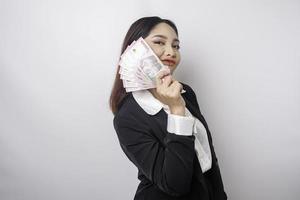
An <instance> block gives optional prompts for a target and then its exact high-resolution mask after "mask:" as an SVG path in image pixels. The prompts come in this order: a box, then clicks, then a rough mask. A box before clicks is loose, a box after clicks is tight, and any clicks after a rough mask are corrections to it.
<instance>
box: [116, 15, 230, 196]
mask: <svg viewBox="0 0 300 200" xmlns="http://www.w3.org/2000/svg"><path fill="white" fill-rule="evenodd" d="M140 37H143V39H144V40H145V41H146V42H147V44H148V45H149V46H150V47H151V49H152V50H153V51H154V53H155V54H156V55H157V57H158V58H159V59H160V60H161V61H162V62H163V64H164V65H166V66H168V68H169V69H170V70H169V71H167V70H165V71H161V72H160V73H159V74H158V76H157V78H156V84H157V87H156V88H153V89H148V90H140V91H133V92H128V93H126V91H125V89H124V87H123V84H122V80H121V79H120V76H119V73H118V72H119V68H120V66H118V69H117V74H116V77H115V82H114V86H113V89H112V93H111V97H110V108H111V110H112V112H113V114H114V120H113V124H114V128H115V130H116V133H117V136H118V139H119V142H120V146H121V148H122V150H123V151H124V153H125V154H126V156H127V157H128V159H129V160H130V161H131V162H132V163H133V164H134V165H135V166H136V167H137V168H138V179H139V180H140V184H139V186H138V188H137V191H136V194H135V197H134V199H135V200H141V199H149V200H160V199H164V200H173V199H177V200H179V199H180V200H196V199H197V200H224V199H227V195H226V193H225V191H224V187H223V183H222V178H221V173H220V168H219V165H218V160H217V157H216V154H215V152H214V147H213V143H212V137H211V134H210V131H209V129H208V126H207V123H206V121H205V119H204V117H203V116H202V114H201V112H200V109H199V105H198V102H197V98H196V95H195V93H194V91H193V89H192V88H191V87H190V86H188V85H187V84H184V83H182V82H179V81H177V80H175V79H174V78H173V77H172V74H173V72H174V70H175V69H176V67H177V65H178V64H179V62H180V51H179V48H180V47H179V39H178V31H177V28H176V26H175V24H174V23H173V22H171V21H170V20H167V19H161V18H159V17H144V18H141V19H139V20H137V21H136V22H134V23H133V24H132V25H131V27H130V28H129V30H128V32H127V35H126V37H125V39H124V42H123V47H122V51H121V53H123V52H124V50H125V49H126V47H127V46H128V45H130V44H131V43H132V42H133V41H134V40H137V39H138V38H140Z"/></svg>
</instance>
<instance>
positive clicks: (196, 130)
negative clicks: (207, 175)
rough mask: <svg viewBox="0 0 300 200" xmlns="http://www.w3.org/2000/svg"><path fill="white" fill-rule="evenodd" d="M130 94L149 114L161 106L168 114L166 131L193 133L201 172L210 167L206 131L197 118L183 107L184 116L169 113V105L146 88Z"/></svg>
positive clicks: (210, 158)
mask: <svg viewBox="0 0 300 200" xmlns="http://www.w3.org/2000/svg"><path fill="white" fill-rule="evenodd" d="M132 95H133V97H134V99H135V100H136V102H137V103H138V104H139V105H140V106H141V107H142V109H143V110H144V111H145V112H146V113H148V114H150V115H155V114H156V113H158V112H159V111H160V110H161V109H162V108H163V109H164V111H165V112H166V113H167V114H168V123H167V131H168V132H169V133H174V134H177V135H185V136H191V135H194V136H195V152H196V155H197V157H198V161H199V163H200V166H201V169H202V172H203V173H204V172H206V171H208V170H209V169H210V168H211V164H212V157H211V152H210V147H209V142H208V137H207V132H206V129H205V127H204V126H203V124H202V123H201V122H200V120H199V119H197V118H196V117H194V116H193V115H192V114H191V113H190V111H189V110H188V109H187V108H185V116H181V115H174V114H171V113H170V109H169V106H168V105H165V104H163V103H162V102H160V101H159V100H158V99H156V98H155V97H154V96H153V95H152V94H151V92H149V91H148V90H140V91H133V92H132Z"/></svg>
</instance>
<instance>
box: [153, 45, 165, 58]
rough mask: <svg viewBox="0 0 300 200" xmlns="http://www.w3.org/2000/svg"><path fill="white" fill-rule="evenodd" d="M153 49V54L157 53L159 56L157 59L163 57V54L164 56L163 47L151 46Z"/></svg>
mask: <svg viewBox="0 0 300 200" xmlns="http://www.w3.org/2000/svg"><path fill="white" fill-rule="evenodd" d="M150 47H151V49H152V50H153V52H154V53H155V55H157V57H159V58H160V57H161V56H162V54H163V50H162V48H161V47H158V46H150Z"/></svg>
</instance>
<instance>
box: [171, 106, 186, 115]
mask: <svg viewBox="0 0 300 200" xmlns="http://www.w3.org/2000/svg"><path fill="white" fill-rule="evenodd" d="M170 113H171V114H173V115H181V116H185V107H184V106H174V107H170Z"/></svg>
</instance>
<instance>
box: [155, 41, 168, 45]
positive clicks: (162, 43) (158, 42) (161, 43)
mask: <svg viewBox="0 0 300 200" xmlns="http://www.w3.org/2000/svg"><path fill="white" fill-rule="evenodd" d="M153 43H154V44H159V45H164V44H165V43H164V42H162V41H154V42H153Z"/></svg>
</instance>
